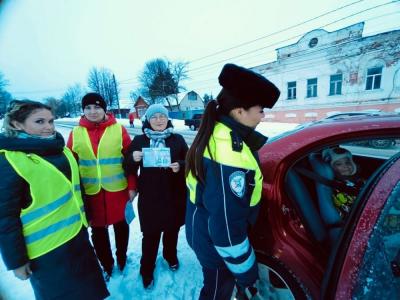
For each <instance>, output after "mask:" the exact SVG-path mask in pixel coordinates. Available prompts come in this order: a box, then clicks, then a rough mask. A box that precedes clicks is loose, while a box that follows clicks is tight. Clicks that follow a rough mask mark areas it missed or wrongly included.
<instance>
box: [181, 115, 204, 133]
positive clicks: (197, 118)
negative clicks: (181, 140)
mask: <svg viewBox="0 0 400 300" xmlns="http://www.w3.org/2000/svg"><path fill="white" fill-rule="evenodd" d="M202 119H203V114H194V115H193V116H192V118H191V119H185V125H186V126H188V127H189V128H190V129H191V130H197V129H199V127H200V124H201V120H202Z"/></svg>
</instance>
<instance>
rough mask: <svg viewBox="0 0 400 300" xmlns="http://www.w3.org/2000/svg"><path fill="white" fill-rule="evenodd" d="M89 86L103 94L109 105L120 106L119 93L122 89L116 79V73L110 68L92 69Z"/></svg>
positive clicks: (112, 106)
mask: <svg viewBox="0 0 400 300" xmlns="http://www.w3.org/2000/svg"><path fill="white" fill-rule="evenodd" d="M88 86H89V88H90V89H91V90H92V91H94V92H96V93H99V94H100V95H101V96H103V98H104V99H105V100H106V102H107V105H108V106H109V107H111V108H117V107H118V98H119V97H118V94H119V91H120V89H119V87H118V83H117V82H116V81H115V76H114V74H113V73H112V72H111V71H110V70H109V69H106V68H100V69H98V68H96V67H93V68H92V69H90V71H89V76H88Z"/></svg>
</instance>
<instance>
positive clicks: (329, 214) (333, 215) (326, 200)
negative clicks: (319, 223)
mask: <svg viewBox="0 0 400 300" xmlns="http://www.w3.org/2000/svg"><path fill="white" fill-rule="evenodd" d="M309 162H310V164H311V167H312V169H313V171H314V172H315V173H316V174H317V175H319V176H321V177H324V178H325V179H327V180H330V181H333V180H334V178H335V174H334V171H333V169H332V167H331V166H330V165H329V164H328V163H327V162H325V161H324V160H323V159H322V155H321V153H312V154H310V155H309ZM315 188H316V192H317V196H318V206H319V212H320V215H321V218H322V220H323V222H324V224H325V227H326V228H327V230H328V234H329V240H330V243H331V245H333V244H334V242H335V241H336V240H337V239H338V237H339V235H340V234H341V232H342V225H343V221H342V218H341V217H340V214H339V212H338V210H337V209H336V207H335V205H334V203H333V201H332V193H333V191H332V187H331V186H329V185H327V184H324V183H322V182H319V181H315Z"/></svg>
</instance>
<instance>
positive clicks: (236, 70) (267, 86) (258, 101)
mask: <svg viewBox="0 0 400 300" xmlns="http://www.w3.org/2000/svg"><path fill="white" fill-rule="evenodd" d="M218 81H219V84H220V85H221V86H222V87H223V88H224V90H226V91H227V92H228V93H229V94H231V95H232V96H233V97H234V98H236V99H237V102H238V103H237V107H243V108H245V109H247V108H250V107H252V106H256V105H260V106H262V107H268V108H271V107H273V106H274V104H275V103H276V101H278V98H279V95H280V91H279V89H278V88H277V87H276V86H275V85H274V84H273V83H272V82H270V81H269V80H268V79H267V78H265V77H264V76H262V75H260V74H257V73H255V72H253V71H251V70H249V69H246V68H243V67H239V66H236V65H234V64H226V65H225V66H224V67H223V68H222V71H221V74H219V77H218Z"/></svg>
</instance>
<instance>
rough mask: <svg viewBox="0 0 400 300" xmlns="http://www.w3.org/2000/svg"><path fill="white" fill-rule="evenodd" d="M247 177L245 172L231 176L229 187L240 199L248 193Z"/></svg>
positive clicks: (234, 173)
mask: <svg viewBox="0 0 400 300" xmlns="http://www.w3.org/2000/svg"><path fill="white" fill-rule="evenodd" d="M245 177H246V174H245V173H244V172H243V171H236V172H233V173H232V174H231V175H230V176H229V186H230V188H231V191H232V193H234V194H235V195H236V196H237V197H239V198H242V197H243V195H244V193H245V191H246V186H245Z"/></svg>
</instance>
